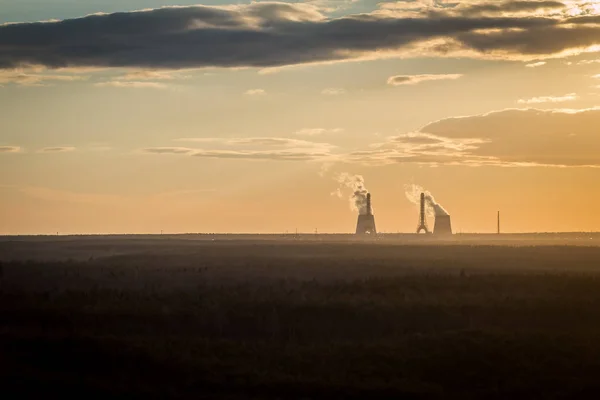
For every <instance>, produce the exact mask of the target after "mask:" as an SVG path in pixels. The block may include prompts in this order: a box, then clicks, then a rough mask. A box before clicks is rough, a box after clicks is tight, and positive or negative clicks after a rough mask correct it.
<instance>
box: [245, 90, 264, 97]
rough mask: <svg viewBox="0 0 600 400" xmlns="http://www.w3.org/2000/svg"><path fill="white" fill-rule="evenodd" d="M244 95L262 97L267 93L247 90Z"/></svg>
mask: <svg viewBox="0 0 600 400" xmlns="http://www.w3.org/2000/svg"><path fill="white" fill-rule="evenodd" d="M244 94H245V95H247V96H264V95H266V94H267V92H266V91H265V90H264V89H249V90H246V91H245V92H244Z"/></svg>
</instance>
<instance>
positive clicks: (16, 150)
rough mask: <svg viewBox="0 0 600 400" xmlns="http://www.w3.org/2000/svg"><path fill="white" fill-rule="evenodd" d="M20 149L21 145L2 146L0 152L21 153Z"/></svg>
mask: <svg viewBox="0 0 600 400" xmlns="http://www.w3.org/2000/svg"><path fill="white" fill-rule="evenodd" d="M20 151H21V148H20V147H19V146H0V153H19V152H20Z"/></svg>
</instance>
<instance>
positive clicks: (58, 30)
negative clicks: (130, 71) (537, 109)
mask: <svg viewBox="0 0 600 400" xmlns="http://www.w3.org/2000/svg"><path fill="white" fill-rule="evenodd" d="M519 3H530V2H519ZM544 3H548V4H550V3H553V2H544ZM503 4H504V5H503V7H524V6H525V4H521V5H515V4H516V3H515V4H513V3H510V4H511V5H507V4H508V3H503ZM473 7H474V6H473ZM481 7H483V6H481ZM487 7H488V8H489V7H492V6H491V5H488V6H487ZM496 7H501V6H496ZM592 18H593V17H588V18H586V17H580V18H573V19H570V20H568V21H567V20H561V19H558V18H549V17H528V16H524V17H523V16H522V17H502V16H498V17H470V16H464V15H458V16H457V15H439V16H435V17H422V18H401V17H394V16H389V15H379V14H360V15H351V16H347V17H343V18H337V19H326V18H324V17H323V16H322V15H321V14H320V13H319V12H318V11H317V10H316V9H315V8H314V7H311V6H308V5H306V4H284V3H266V2H265V3H252V4H250V5H240V6H230V7H208V6H195V7H170V8H160V9H155V10H149V11H138V12H125V13H116V14H98V15H91V16H87V17H83V18H78V19H71V20H64V21H60V22H39V23H19V24H7V25H3V26H0V68H5V69H10V68H16V67H19V66H22V65H27V64H33V65H44V66H47V67H51V68H58V67H138V68H171V69H172V68H196V67H210V66H215V67H243V66H254V67H276V66H283V65H292V64H301V63H310V62H320V61H332V60H346V59H352V58H357V57H360V56H361V55H363V54H365V53H372V52H375V51H396V50H402V49H403V48H407V47H408V46H413V47H414V46H417V45H419V44H420V43H422V42H425V41H428V40H431V39H439V40H445V41H448V43H453V44H445V45H444V44H441V45H440V44H438V45H437V46H436V47H433V48H430V51H434V52H440V53H444V52H451V51H453V50H456V49H460V48H461V47H465V46H466V47H468V48H470V49H474V50H477V51H478V52H480V53H481V54H482V56H483V55H484V53H485V52H487V51H491V50H498V51H504V52H507V53H511V54H513V55H515V56H520V55H542V54H552V53H555V52H559V51H562V50H565V49H568V48H574V47H579V46H584V45H591V44H596V43H599V42H600V27H598V26H594V25H591V24H592V22H593V19H592ZM567 22H568V23H569V24H577V25H581V26H579V27H575V28H573V29H566V27H565V24H566V23H567ZM489 30H494V31H493V32H490V31H489Z"/></svg>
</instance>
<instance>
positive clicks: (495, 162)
mask: <svg viewBox="0 0 600 400" xmlns="http://www.w3.org/2000/svg"><path fill="white" fill-rule="evenodd" d="M175 6H178V7H175ZM39 21H43V22H39ZM599 51H600V1H562V2H561V1H553V0H548V1H492V0H488V1H479V0H472V1H462V2H458V1H456V2H450V1H425V0H423V1H419V0H416V1H399V2H379V1H378V2H375V1H370V0H355V1H350V0H348V1H344V0H331V1H328V0H315V1H308V2H300V1H295V2H289V3H283V2H235V3H230V2H227V1H212V2H206V3H203V4H202V5H199V4H198V1H197V0H195V1H176V2H171V1H164V0H162V1H161V0H128V1H127V0H126V1H116V0H103V1H99V0H60V1H59V0H52V1H41V0H19V1H12V0H11V1H6V0H0V110H2V111H1V118H0V234H38V233H41V234H47V233H56V232H61V233H158V232H160V231H161V230H163V231H164V232H171V233H176V232H258V233H266V232H285V231H286V230H287V231H293V230H295V229H296V228H297V229H298V230H299V231H301V232H314V230H315V229H318V230H319V231H320V232H351V231H353V229H354V227H355V224H356V212H355V211H353V210H351V208H350V207H349V202H348V196H349V195H350V192H349V188H348V187H343V186H342V187H340V184H339V176H340V174H349V176H352V175H361V176H363V177H364V183H365V186H366V187H367V188H368V190H370V191H371V192H372V193H373V206H374V209H375V214H376V215H375V217H376V222H377V227H378V229H379V230H381V231H385V232H397V231H400V232H412V231H413V230H415V229H416V225H417V222H418V216H417V214H416V212H415V208H414V205H413V204H411V203H410V202H409V201H407V199H406V197H405V196H404V186H405V185H406V184H411V183H416V184H419V185H421V186H423V187H425V188H427V189H428V190H429V191H431V192H432V193H433V194H434V195H435V198H436V200H437V201H439V203H440V204H441V205H443V207H444V208H445V209H446V210H447V211H448V212H449V213H450V214H451V216H452V223H453V227H454V229H455V230H456V231H462V232H493V231H495V228H496V211H498V210H500V211H501V212H502V217H503V221H502V227H503V230H505V231H507V232H531V231H592V230H593V231H598V230H600V215H599V214H597V213H595V212H594V210H595V208H596V204H598V203H599V202H600V189H599V188H598V185H597V184H596V182H598V179H599V178H600V133H599V132H598V128H597V127H598V126H600V97H599V95H600V53H599ZM344 176H345V175H344ZM339 195H341V197H342V198H341V199H340V198H339Z"/></svg>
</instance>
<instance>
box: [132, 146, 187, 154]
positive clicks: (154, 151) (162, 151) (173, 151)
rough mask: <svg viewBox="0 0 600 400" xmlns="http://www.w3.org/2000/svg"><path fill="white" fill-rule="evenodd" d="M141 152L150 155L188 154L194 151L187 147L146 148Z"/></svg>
mask: <svg viewBox="0 0 600 400" xmlns="http://www.w3.org/2000/svg"><path fill="white" fill-rule="evenodd" d="M142 152H144V153H150V154H190V153H193V152H194V149H190V148H187V147H148V148H145V149H142Z"/></svg>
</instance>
